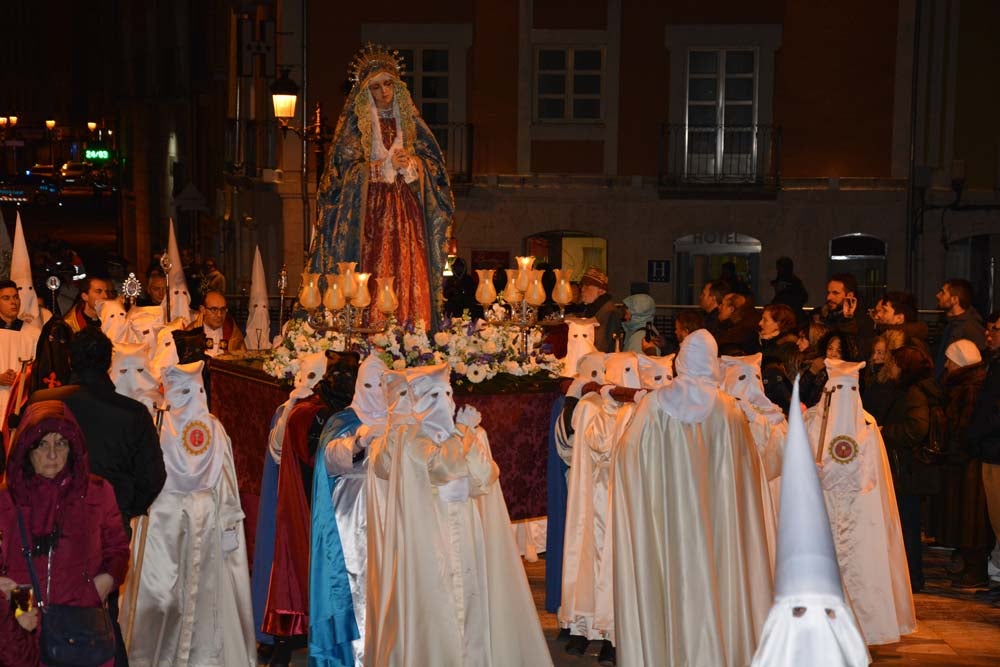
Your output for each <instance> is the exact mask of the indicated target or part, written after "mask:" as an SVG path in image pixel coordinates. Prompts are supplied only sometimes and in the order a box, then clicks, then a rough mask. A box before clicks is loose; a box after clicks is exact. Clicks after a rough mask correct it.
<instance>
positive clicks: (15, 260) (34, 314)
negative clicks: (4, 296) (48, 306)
mask: <svg viewBox="0 0 1000 667" xmlns="http://www.w3.org/2000/svg"><path fill="white" fill-rule="evenodd" d="M10 279H11V280H13V281H14V282H15V283H17V291H18V294H19V295H20V297H21V310H20V312H19V313H18V315H17V316H18V317H19V318H20V319H22V320H24V321H25V322H27V323H29V324H33V325H35V326H38V327H41V326H42V311H41V308H40V307H39V303H38V295H37V294H36V293H35V284H34V283H33V282H32V280H31V257H29V256H28V244H27V243H26V242H25V240H24V229H23V228H22V226H21V212H20V211H18V212H17V222H16V223H15V224H14V247H13V249H12V250H11V256H10Z"/></svg>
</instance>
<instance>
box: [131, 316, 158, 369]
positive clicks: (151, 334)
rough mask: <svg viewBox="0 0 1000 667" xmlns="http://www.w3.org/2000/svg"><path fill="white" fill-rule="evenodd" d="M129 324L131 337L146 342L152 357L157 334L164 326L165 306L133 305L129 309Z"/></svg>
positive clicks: (136, 340) (148, 352)
mask: <svg viewBox="0 0 1000 667" xmlns="http://www.w3.org/2000/svg"><path fill="white" fill-rule="evenodd" d="M128 325H129V329H130V330H131V338H132V340H133V341H135V342H142V343H145V344H146V346H147V347H148V348H149V349H148V350H147V354H149V356H150V358H152V356H153V353H154V351H155V350H156V334H158V333H159V332H160V329H162V328H163V308H162V307H161V306H132V309H131V310H129V311H128Z"/></svg>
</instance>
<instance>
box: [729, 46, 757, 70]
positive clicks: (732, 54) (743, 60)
mask: <svg viewBox="0 0 1000 667" xmlns="http://www.w3.org/2000/svg"><path fill="white" fill-rule="evenodd" d="M726 74H753V51H728V52H727V53H726Z"/></svg>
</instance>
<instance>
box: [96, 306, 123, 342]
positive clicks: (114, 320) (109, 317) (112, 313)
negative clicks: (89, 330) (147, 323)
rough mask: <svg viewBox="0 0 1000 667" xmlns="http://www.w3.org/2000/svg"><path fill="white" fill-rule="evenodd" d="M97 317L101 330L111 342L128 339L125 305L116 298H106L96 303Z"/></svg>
mask: <svg viewBox="0 0 1000 667" xmlns="http://www.w3.org/2000/svg"><path fill="white" fill-rule="evenodd" d="M97 317H98V318H100V320H101V331H103V332H104V335H105V336H107V337H108V338H109V339H110V340H111V342H112V343H115V344H118V343H127V342H128V341H129V326H128V315H127V314H126V313H125V306H123V305H122V302H121V301H119V300H118V299H107V300H105V301H101V302H100V303H98V304H97Z"/></svg>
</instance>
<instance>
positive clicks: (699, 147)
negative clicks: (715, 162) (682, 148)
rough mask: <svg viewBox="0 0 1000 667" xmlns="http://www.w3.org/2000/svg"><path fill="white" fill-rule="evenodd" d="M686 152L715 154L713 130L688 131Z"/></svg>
mask: <svg viewBox="0 0 1000 667" xmlns="http://www.w3.org/2000/svg"><path fill="white" fill-rule="evenodd" d="M688 153H696V154H699V155H701V154H704V153H709V154H712V155H715V132H688Z"/></svg>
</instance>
